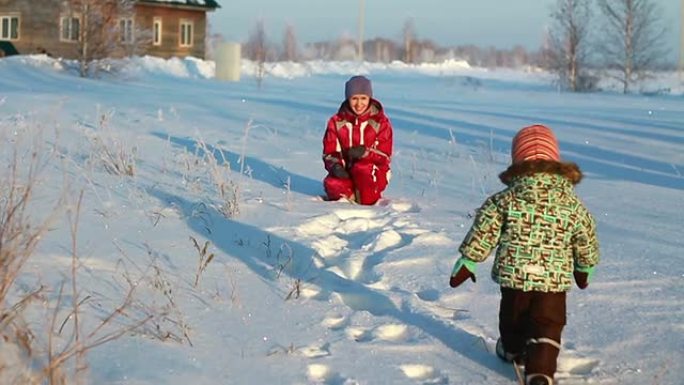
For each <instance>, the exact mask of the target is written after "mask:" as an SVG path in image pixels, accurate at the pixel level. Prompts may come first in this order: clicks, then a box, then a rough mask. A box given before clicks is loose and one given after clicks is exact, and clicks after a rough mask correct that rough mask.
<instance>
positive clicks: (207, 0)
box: [138, 0, 221, 9]
mask: <svg viewBox="0 0 684 385" xmlns="http://www.w3.org/2000/svg"><path fill="white" fill-rule="evenodd" d="M138 2H140V3H152V4H154V3H157V4H169V5H181V6H187V7H198V8H209V9H214V8H220V7H221V6H220V5H219V4H218V3H217V2H216V1H215V0H138Z"/></svg>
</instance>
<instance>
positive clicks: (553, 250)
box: [449, 125, 599, 385]
mask: <svg viewBox="0 0 684 385" xmlns="http://www.w3.org/2000/svg"><path fill="white" fill-rule="evenodd" d="M511 155H512V164H511V166H510V167H508V169H507V170H506V171H504V172H503V173H501V174H500V175H499V178H500V179H501V181H502V182H503V183H504V184H505V185H506V186H507V188H506V189H504V190H502V191H500V192H498V193H496V194H494V195H492V196H491V197H489V198H488V199H487V200H486V201H485V202H484V204H483V205H482V207H480V209H479V210H478V212H477V215H476V217H475V220H474V223H473V225H472V227H471V228H470V231H469V232H468V234H467V235H466V237H465V239H464V240H463V243H462V244H461V246H460V247H459V252H460V253H461V257H460V258H459V259H458V260H457V261H456V263H455V265H454V269H453V271H452V273H451V277H450V282H449V284H450V286H451V287H457V286H459V285H461V284H462V283H463V282H464V281H465V280H467V279H468V278H470V279H472V281H473V282H475V265H476V263H477V262H482V261H484V260H485V259H486V258H487V257H488V256H489V254H490V253H491V252H492V250H493V249H494V248H496V257H495V260H494V265H493V268H492V272H491V276H492V279H493V280H494V281H495V282H496V283H498V284H499V285H500V287H501V302H500V305H499V333H500V338H499V340H498V341H497V345H496V354H497V355H498V356H499V357H500V358H501V359H503V360H504V361H507V362H513V361H515V362H517V363H520V364H524V365H525V383H526V385H552V384H553V383H554V382H553V378H554V374H555V372H556V361H557V358H558V353H559V352H560V348H561V333H562V331H563V327H564V326H565V323H566V292H567V291H568V290H570V288H571V286H572V281H573V278H574V280H575V282H576V284H577V286H578V287H579V288H580V289H585V288H586V287H587V286H588V285H589V280H590V278H591V276H592V273H593V270H594V267H595V266H596V264H597V263H598V262H599V249H598V240H597V237H596V224H595V221H594V218H593V217H592V215H591V214H590V213H589V211H588V210H587V209H586V208H585V206H584V205H583V204H582V203H581V202H580V200H579V199H578V197H577V195H576V194H575V191H574V188H573V186H574V185H576V184H577V183H579V182H580V180H581V179H582V172H581V171H580V169H579V167H578V166H577V165H576V164H575V163H569V162H562V161H561V160H560V153H559V148H558V141H557V139H556V137H555V135H554V133H553V131H551V129H549V128H548V127H545V126H542V125H534V126H529V127H525V128H523V129H521V130H520V131H519V132H518V133H517V134H516V136H515V137H514V138H513V143H512V148H511Z"/></svg>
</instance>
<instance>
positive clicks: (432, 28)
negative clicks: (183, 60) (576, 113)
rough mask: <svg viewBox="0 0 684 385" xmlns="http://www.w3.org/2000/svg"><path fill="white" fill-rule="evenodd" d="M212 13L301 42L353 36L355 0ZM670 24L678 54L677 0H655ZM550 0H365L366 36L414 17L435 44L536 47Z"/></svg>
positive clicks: (240, 6)
mask: <svg viewBox="0 0 684 385" xmlns="http://www.w3.org/2000/svg"><path fill="white" fill-rule="evenodd" d="M219 3H220V4H221V8H219V9H218V10H217V11H215V12H214V13H213V14H211V16H210V22H211V28H212V30H213V31H214V32H216V33H220V34H222V35H223V36H224V37H225V38H226V39H228V40H236V41H245V40H246V38H247V36H248V33H249V30H250V29H251V28H253V26H254V24H255V22H256V20H258V19H263V20H264V23H265V26H266V29H267V33H268V34H269V36H271V39H272V41H274V42H276V43H280V42H281V41H282V37H281V36H282V33H283V30H284V29H285V26H286V25H288V24H290V25H292V26H294V27H295V29H296V31H297V35H298V37H299V39H300V41H301V42H303V43H306V42H314V41H320V40H332V39H336V38H338V37H340V36H344V35H346V36H352V37H355V36H357V31H358V16H359V8H360V6H359V4H360V2H359V0H352V1H330V0H286V1H283V0H231V1H219ZM656 3H657V4H659V5H660V6H661V9H662V11H663V13H662V14H663V16H664V21H665V24H666V26H667V28H668V32H667V47H668V49H669V50H670V51H671V52H673V53H672V55H670V56H671V60H675V59H676V58H678V54H677V52H678V46H679V43H678V42H679V4H680V0H657V1H656ZM553 4H555V1H553V0H516V1H502V0H478V1H464V0H458V1H448V0H421V1H415V0H366V1H365V5H366V11H365V20H366V22H365V33H364V35H365V36H366V38H374V37H378V36H380V37H386V38H392V39H395V40H400V38H401V36H402V29H403V26H404V25H405V23H406V21H407V20H409V19H413V21H414V24H415V29H416V33H417V35H418V37H419V38H423V39H431V40H434V41H435V42H437V43H438V44H441V45H444V46H447V45H461V44H476V45H481V46H495V47H498V48H512V47H513V46H515V45H522V46H524V47H526V48H528V49H537V48H539V47H540V45H541V43H542V39H543V35H544V31H545V28H547V27H548V25H549V22H550V17H549V13H550V9H551V7H552V5H553Z"/></svg>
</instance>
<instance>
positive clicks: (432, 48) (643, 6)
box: [243, 0, 675, 93]
mask: <svg viewBox="0 0 684 385" xmlns="http://www.w3.org/2000/svg"><path fill="white" fill-rule="evenodd" d="M656 1H657V0H556V3H555V4H554V5H553V7H552V9H551V12H550V14H549V17H550V19H551V20H550V21H551V23H550V25H551V27H550V28H549V29H548V31H547V33H546V37H545V39H544V42H543V44H542V46H541V47H540V48H539V49H538V50H534V51H529V50H528V49H526V48H524V47H523V46H515V47H513V48H511V49H500V48H494V47H478V46H476V45H471V44H467V45H456V46H451V47H442V46H439V45H438V44H436V43H435V42H434V41H432V40H430V39H419V38H418V36H417V33H416V28H415V25H414V22H413V20H412V19H409V20H407V21H406V22H405V24H404V26H403V28H402V31H401V32H402V33H401V36H402V40H401V41H397V40H392V39H386V38H382V37H376V38H374V39H370V40H365V41H364V42H363V47H362V48H363V49H359V48H360V47H359V46H358V42H357V41H356V39H355V38H354V37H352V36H342V37H340V38H338V39H336V40H334V41H321V42H315V43H308V44H304V45H300V44H299V43H298V41H297V36H296V31H295V28H294V27H293V26H292V25H288V26H286V28H285V31H284V34H283V41H282V42H281V43H280V44H278V43H276V42H273V41H271V40H269V38H268V36H267V34H266V30H265V26H264V22H263V20H259V21H257V23H256V25H255V27H254V28H253V29H252V31H250V34H249V37H248V40H247V42H245V43H244V45H243V54H244V56H245V57H246V58H248V59H251V60H253V61H255V62H257V63H261V65H259V66H258V68H261V71H263V63H265V62H270V61H295V62H296V61H304V60H317V59H318V60H336V61H344V60H361V59H363V60H365V61H369V62H382V63H389V62H392V61H397V60H399V61H403V62H405V63H425V62H443V61H445V60H449V59H453V60H464V61H467V62H468V64H470V65H471V66H478V67H488V68H493V67H509V68H525V67H534V68H541V69H545V70H548V71H550V72H552V73H554V74H555V75H556V78H557V82H558V85H559V87H561V88H562V89H566V90H569V91H574V92H578V91H589V90H592V89H594V88H595V87H596V83H597V81H598V79H599V78H601V77H612V78H614V79H616V80H618V81H619V82H620V83H621V84H622V85H623V92H625V93H627V92H630V91H631V87H633V86H634V85H635V84H636V83H637V82H639V81H640V80H643V79H646V78H647V77H648V76H649V73H650V72H652V71H655V70H666V69H674V67H675V64H674V63H667V62H666V60H665V59H664V58H665V57H666V56H667V52H666V50H665V48H664V47H665V32H666V27H665V25H664V24H665V21H664V18H663V14H662V9H661V7H660V6H659V5H658V4H657V2H656ZM592 15H593V16H592ZM360 52H363V58H360V57H359V53H360ZM257 75H260V76H262V77H263V75H264V74H263V72H261V73H260V74H257Z"/></svg>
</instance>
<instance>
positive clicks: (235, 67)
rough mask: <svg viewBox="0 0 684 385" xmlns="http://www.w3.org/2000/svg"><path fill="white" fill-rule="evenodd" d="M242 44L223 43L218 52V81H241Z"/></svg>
mask: <svg viewBox="0 0 684 385" xmlns="http://www.w3.org/2000/svg"><path fill="white" fill-rule="evenodd" d="M240 55H241V53H240V43H221V45H220V46H219V47H218V49H217V50H216V79H217V80H226V81H231V82H239V81H240V66H241V57H240Z"/></svg>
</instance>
